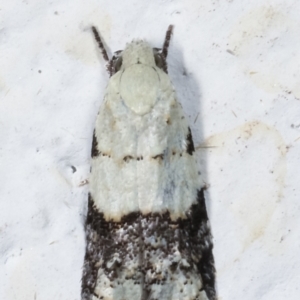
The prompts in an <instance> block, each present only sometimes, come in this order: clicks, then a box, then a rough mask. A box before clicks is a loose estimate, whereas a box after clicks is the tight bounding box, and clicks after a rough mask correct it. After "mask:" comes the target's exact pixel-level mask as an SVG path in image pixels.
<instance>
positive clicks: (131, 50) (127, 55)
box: [122, 40, 155, 69]
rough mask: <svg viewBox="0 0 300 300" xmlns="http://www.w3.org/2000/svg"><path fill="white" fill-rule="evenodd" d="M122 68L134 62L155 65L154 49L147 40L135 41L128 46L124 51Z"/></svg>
mask: <svg viewBox="0 0 300 300" xmlns="http://www.w3.org/2000/svg"><path fill="white" fill-rule="evenodd" d="M122 60H123V62H122V64H123V65H122V68H123V69H126V68H127V67H129V66H131V65H133V64H144V65H148V66H152V67H154V66H155V60H154V55H153V49H152V48H151V47H150V45H149V44H148V43H147V42H144V41H140V40H139V41H133V42H131V43H130V44H128V45H127V46H126V48H125V49H124V51H123V53H122Z"/></svg>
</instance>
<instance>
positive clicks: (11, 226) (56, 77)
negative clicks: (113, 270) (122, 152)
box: [0, 0, 300, 300]
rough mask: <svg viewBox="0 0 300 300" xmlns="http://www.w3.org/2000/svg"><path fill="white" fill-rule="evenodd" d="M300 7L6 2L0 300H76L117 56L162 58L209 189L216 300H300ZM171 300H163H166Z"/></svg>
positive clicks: (280, 2)
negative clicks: (167, 39)
mask: <svg viewBox="0 0 300 300" xmlns="http://www.w3.org/2000/svg"><path fill="white" fill-rule="evenodd" d="M299 12H300V1H297V0H277V1H276V0H273V1H267V0H264V1H262V0H252V1H248V0H239V1H238V0H232V1H229V0H228V1H225V0H222V1H221V0H220V1H218V0H215V1H199V0H194V1H192V0H189V1H187V0H185V1H170V0H166V1H158V0H156V1H148V0H140V1H137V0H127V1H116V0H110V1H92V0H85V1H82V0H78V1H74V0H73V1H71V0H60V1H38V0H28V1H17V0H9V1H7V0H0V60H1V61H0V64H1V65H0V178H1V181H0V182H1V183H0V186H1V187H0V299H1V300H2V299H3V300H54V299H55V300H79V299H80V280H81V267H82V263H83V257H84V248H85V240H84V229H83V224H84V219H85V217H84V216H85V213H86V204H87V189H88V185H82V183H84V180H86V179H88V174H89V158H90V149H91V141H92V131H93V126H94V121H95V117H96V114H97V111H98V108H99V105H100V104H101V101H102V96H103V94H104V89H105V86H106V84H107V82H108V76H107V73H106V71H105V67H104V61H103V59H102V57H101V55H100V54H99V50H98V49H97V46H96V43H95V42H94V38H93V36H92V34H91V32H90V29H89V28H90V25H92V24H93V25H95V26H97V28H98V29H99V31H100V32H101V35H102V37H103V39H104V41H105V43H106V45H107V48H108V49H109V53H110V54H111V53H112V52H114V51H116V50H119V49H123V48H124V46H125V44H126V42H129V41H131V40H132V39H133V38H145V39H147V40H148V41H149V43H151V44H152V45H153V46H154V47H160V46H161V45H162V43H163V39H164V35H165V31H166V29H167V27H168V25H169V24H174V25H175V29H174V36H173V39H172V42H171V45H170V53H169V57H168V62H169V74H170V76H171V78H172V81H173V83H174V86H175V88H176V90H177V93H178V98H179V100H180V102H181V103H182V104H183V107H184V110H185V112H186V115H187V116H188V117H189V122H190V124H191V127H192V132H193V136H194V140H195V144H196V145H197V146H201V147H200V148H199V149H198V156H199V168H200V169H201V172H202V173H203V179H204V181H205V182H206V183H207V184H208V185H209V189H208V190H207V193H206V199H207V207H208V212H209V216H210V220H211V223H212V230H213V234H214V241H215V248H214V254H215V260H216V268H217V283H218V294H219V299H220V300H241V299H243V300H256V299H263V300H283V299H289V300H296V299H300V290H299V283H300V259H299V257H300V255H299V249H300V217H299V213H300V193H299V189H300V188H299V186H300V183H299V171H300V75H299V74H300V73H299V68H300V38H299V37H300V19H299ZM162 300H164V299H162Z"/></svg>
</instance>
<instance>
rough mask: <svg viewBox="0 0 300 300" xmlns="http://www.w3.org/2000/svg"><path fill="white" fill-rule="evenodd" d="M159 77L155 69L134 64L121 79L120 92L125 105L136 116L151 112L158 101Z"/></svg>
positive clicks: (125, 71)
mask: <svg viewBox="0 0 300 300" xmlns="http://www.w3.org/2000/svg"><path fill="white" fill-rule="evenodd" d="M158 90H159V77H158V74H157V72H156V71H155V69H154V68H152V67H149V66H147V65H144V64H134V65H132V66H130V67H128V68H126V69H125V70H124V71H123V73H122V75H121V78H120V92H121V97H122V99H123V101H124V102H125V104H126V105H127V106H128V107H129V108H130V109H131V110H132V111H134V112H135V113H136V114H138V115H144V114H146V113H148V112H150V111H151V109H152V107H153V106H154V105H155V103H156V101H157V99H158Z"/></svg>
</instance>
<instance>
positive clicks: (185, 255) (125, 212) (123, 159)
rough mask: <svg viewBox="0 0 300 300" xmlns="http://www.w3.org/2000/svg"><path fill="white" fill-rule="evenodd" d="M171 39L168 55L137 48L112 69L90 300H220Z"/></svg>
mask: <svg viewBox="0 0 300 300" xmlns="http://www.w3.org/2000/svg"><path fill="white" fill-rule="evenodd" d="M95 30H96V29H95V28H93V31H94V34H95V37H96V40H97V41H98V43H99V45H100V47H101V40H100V37H99V35H97V34H98V33H97V34H96V33H95ZM168 34H169V36H168ZM170 35H171V34H170V32H169V31H168V33H167V37H166V42H165V46H164V49H163V50H162V52H157V51H158V50H157V49H155V50H153V49H152V48H151V47H150V46H149V45H148V44H147V43H146V42H144V41H134V42H132V43H130V44H129V45H128V46H127V47H126V49H125V50H124V51H123V52H122V53H121V55H118V56H116V57H113V58H112V60H111V61H110V63H109V66H108V69H109V72H110V74H112V77H111V78H110V80H109V83H108V87H107V89H106V93H105V97H104V102H103V104H102V106H101V108H100V111H99V114H98V117H97V121H96V126H95V131H94V137H93V145H92V168H91V177H90V193H89V205H88V215H87V221H86V235H87V248H86V255H85V262H84V271H83V277H82V300H96V299H103V300H158V299H160V300H179V299H180V300H192V299H199V300H200V299H209V300H215V299H216V293H215V288H214V279H215V275H214V272H215V271H214V260H213V255H212V248H213V245H212V237H211V233H210V227H209V223H208V218H207V213H206V207H205V200H204V192H203V189H202V188H201V186H200V180H199V175H198V170H197V163H196V159H195V157H194V155H193V152H194V145H193V141H192V136H191V132H190V129H189V127H188V124H187V121H186V119H185V117H184V114H183V111H182V108H181V105H180V104H179V103H178V101H177V99H176V94H175V92H174V89H173V87H172V84H171V82H170V80H169V77H168V75H167V73H166V63H165V58H166V54H167V49H165V47H167V46H168V41H167V39H169V38H170ZM99 40H100V42H99ZM166 45H167V46H166ZM102 46H103V45H102ZM103 51H105V50H103V49H102V52H103ZM104 56H105V55H104Z"/></svg>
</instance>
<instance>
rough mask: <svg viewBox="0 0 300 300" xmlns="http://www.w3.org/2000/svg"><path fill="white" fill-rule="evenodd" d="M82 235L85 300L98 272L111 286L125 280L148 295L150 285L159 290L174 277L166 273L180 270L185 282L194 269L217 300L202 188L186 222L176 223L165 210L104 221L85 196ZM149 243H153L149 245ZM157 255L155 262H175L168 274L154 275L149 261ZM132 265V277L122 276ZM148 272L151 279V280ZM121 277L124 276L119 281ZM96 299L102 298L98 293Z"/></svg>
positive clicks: (83, 297)
mask: <svg viewBox="0 0 300 300" xmlns="http://www.w3.org/2000/svg"><path fill="white" fill-rule="evenodd" d="M86 233H87V246H86V255H85V263H84V271H83V277H82V299H83V300H86V299H90V298H89V297H88V295H92V294H93V293H94V292H95V291H94V290H95V285H96V282H97V274H98V270H99V268H101V271H102V272H104V273H105V275H106V276H107V278H108V279H109V280H110V282H111V285H112V286H114V285H115V284H116V285H119V284H121V285H122V284H123V283H124V280H129V279H130V280H133V281H134V282H135V284H138V285H141V288H142V290H143V291H144V292H145V293H146V294H147V293H148V292H149V291H150V290H151V286H152V285H153V284H159V285H162V286H163V285H164V284H167V282H168V280H176V276H175V277H174V278H175V279H172V278H171V277H168V276H169V275H168V274H178V272H179V271H180V272H182V273H183V274H185V276H186V278H189V277H190V275H191V274H192V273H193V272H194V270H195V269H198V272H199V274H200V275H201V278H202V282H203V289H204V290H205V292H206V294H207V296H208V299H209V300H215V299H216V296H215V295H216V294H215V287H214V285H215V268H214V259H213V254H212V248H213V244H212V237H211V233H210V227H209V224H208V216H207V212H206V207H205V200H204V193H203V190H200V191H199V192H198V197H197V203H196V204H194V205H192V206H191V208H190V209H189V210H188V212H187V213H186V218H184V219H178V220H175V221H174V220H171V218H170V213H169V212H164V213H161V214H160V213H150V214H147V215H143V214H141V213H140V212H132V213H130V214H127V215H124V216H123V217H122V218H121V221H120V222H114V221H107V220H105V218H104V214H103V213H102V212H99V211H98V209H97V208H96V207H95V206H94V201H93V199H92V197H91V195H89V204H88V215H87V220H86ZM153 239H154V241H155V244H153V242H149V241H150V240H152V241H153ZM161 241H165V242H163V243H162V242H161ZM177 251H180V253H181V256H182V259H185V260H186V261H187V264H182V263H181V262H180V261H177V260H176V259H175V258H176V257H177V256H178V254H177ZM115 257H117V258H118V259H117V260H116V259H115ZM141 257H142V258H143V259H142V260H141ZM155 257H157V259H158V260H159V261H160V260H161V259H164V258H165V259H168V260H171V261H173V262H174V263H172V264H171V265H170V266H169V267H168V270H166V272H164V273H163V274H157V275H156V272H157V270H156V263H155V262H153V261H152V260H151V259H150V258H152V259H153V258H155ZM100 261H101V263H100ZM107 262H110V264H108V263H107ZM132 262H133V264H132ZM135 262H136V264H137V267H136V270H135V271H133V270H131V271H132V272H131V273H130V274H132V275H128V274H127V273H126V276H125V275H124V274H125V273H124V272H126V269H127V266H132V265H134V264H135ZM147 272H149V273H150V274H152V275H151V276H150V277H149V276H148V275H146V274H147ZM122 274H123V275H124V276H125V277H124V276H123V278H122ZM120 276H121V277H120ZM172 277H173V276H172ZM122 280H123V283H122ZM99 297H100V298H101V297H103V295H101V294H100V295H99Z"/></svg>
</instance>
